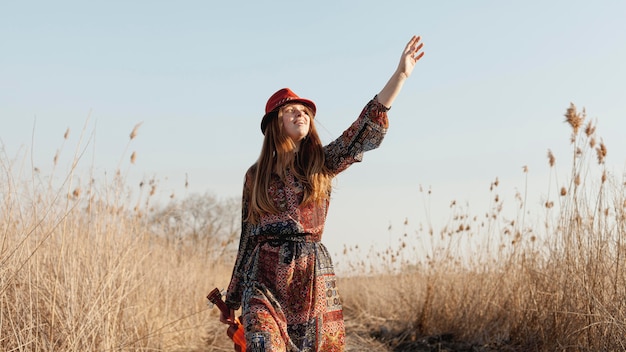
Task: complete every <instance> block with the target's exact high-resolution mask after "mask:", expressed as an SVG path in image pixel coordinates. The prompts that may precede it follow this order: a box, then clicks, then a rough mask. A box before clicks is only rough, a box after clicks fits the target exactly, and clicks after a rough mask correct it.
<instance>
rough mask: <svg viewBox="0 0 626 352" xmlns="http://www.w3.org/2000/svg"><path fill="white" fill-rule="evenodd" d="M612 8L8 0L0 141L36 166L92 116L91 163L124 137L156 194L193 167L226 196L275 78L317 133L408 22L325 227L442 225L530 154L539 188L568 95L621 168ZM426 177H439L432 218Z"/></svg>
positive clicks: (360, 88) (618, 21)
mask: <svg viewBox="0 0 626 352" xmlns="http://www.w3.org/2000/svg"><path fill="white" fill-rule="evenodd" d="M625 18H626V2H624V1H598V2H591V1H523V2H521V1H519V2H509V1H437V2H435V1H314V2H313V1H308V2H294V1H273V2H270V1H248V2H244V1H230V2H229V1H12V2H8V1H5V2H3V3H2V4H1V5H0V44H1V49H0V50H1V54H0V141H1V142H2V146H3V148H4V152H5V153H6V154H7V155H8V156H9V157H13V156H16V155H19V153H20V151H24V150H26V151H28V152H31V151H32V152H33V160H34V162H35V166H37V167H40V168H41V169H42V170H46V169H49V168H50V166H51V164H52V158H53V156H54V154H55V151H56V150H57V149H59V148H60V147H61V145H62V143H63V134H64V132H65V130H66V129H67V128H70V129H71V134H70V138H69V140H68V141H67V142H66V144H65V147H64V148H65V150H64V151H63V155H62V161H61V162H64V163H65V164H67V163H68V162H69V160H70V159H71V157H72V154H73V146H75V145H76V143H78V139H79V136H80V131H81V130H82V129H83V126H84V125H85V123H86V122H87V130H88V131H95V135H96V138H95V141H94V142H93V146H92V147H90V148H89V149H88V155H87V156H86V162H85V163H84V167H85V168H90V167H92V166H93V167H94V168H95V176H96V177H103V176H104V173H105V172H109V173H112V172H113V171H114V169H115V168H116V167H117V165H118V162H119V161H120V158H121V157H122V155H124V156H123V157H124V160H123V165H124V166H123V168H124V169H126V168H127V164H128V160H127V158H128V156H129V154H130V152H131V151H136V152H137V162H136V164H135V165H133V166H132V167H130V169H128V170H129V171H128V178H129V183H131V185H134V184H136V183H137V184H138V182H139V180H141V179H148V178H151V177H156V178H157V179H159V180H160V181H159V191H160V192H161V194H162V195H164V196H165V197H166V196H167V195H169V194H170V193H172V192H174V193H176V195H177V197H184V194H185V189H184V187H183V186H184V182H185V177H186V175H187V177H188V180H189V189H188V190H187V192H199V193H204V192H212V193H215V194H217V195H218V196H223V197H231V196H232V197H239V195H240V192H241V185H242V181H243V173H244V172H245V170H246V169H247V168H248V166H249V165H250V164H251V163H253V162H254V160H255V159H256V157H257V156H258V153H259V150H260V144H261V141H262V135H261V133H260V130H259V122H260V118H261V116H262V114H263V109H264V106H265V102H266V100H267V98H268V97H269V96H270V95H271V94H272V93H273V92H274V91H276V90H277V89H279V88H282V87H291V88H292V89H293V90H294V91H296V93H298V94H299V95H301V96H304V97H307V98H310V99H313V100H314V101H315V102H316V103H317V105H318V116H317V120H316V121H317V122H318V124H319V125H320V127H319V130H320V132H321V137H322V139H323V140H324V141H325V142H330V141H331V140H332V139H333V138H335V137H337V136H338V135H339V134H340V133H341V132H342V131H343V129H344V128H346V127H347V126H348V125H349V124H350V123H351V122H352V121H353V120H354V118H356V116H357V114H358V113H359V112H360V110H361V108H362V107H363V105H364V104H365V103H366V102H367V100H369V99H370V98H372V97H373V96H374V95H375V94H376V93H377V92H378V91H379V90H380V88H381V87H382V86H383V85H384V83H385V82H386V80H387V78H388V77H389V76H390V74H391V73H392V71H393V70H394V69H395V65H396V63H397V61H398V58H399V55H400V53H401V50H402V48H403V47H404V45H405V43H406V42H407V40H408V39H409V38H410V37H411V35H413V34H418V35H421V36H422V38H423V42H424V43H425V51H426V56H425V57H424V58H423V60H422V61H421V62H419V63H418V65H417V67H416V69H415V71H414V73H413V76H412V77H411V78H410V80H409V81H408V82H407V83H406V85H405V88H404V90H403V91H402V93H401V95H400V96H399V97H398V99H397V100H396V104H395V105H394V106H393V108H392V110H391V111H390V113H389V115H390V120H391V126H390V130H389V133H388V135H387V138H386V140H385V141H384V143H383V145H382V147H381V148H380V149H378V150H376V151H373V152H371V153H369V154H367V155H366V157H365V160H364V162H363V163H361V164H359V165H355V166H354V167H352V168H351V169H349V170H348V171H347V172H346V173H345V174H342V175H341V176H340V177H339V180H338V184H337V189H336V191H335V193H334V200H333V203H332V205H331V209H330V216H329V219H328V224H327V231H326V234H325V239H324V241H325V242H326V244H327V245H328V246H329V248H330V249H331V252H333V253H336V252H338V251H339V250H340V248H341V245H342V244H343V243H347V244H355V243H360V244H361V246H362V247H367V246H369V245H370V244H380V243H382V244H384V243H386V241H388V240H389V239H388V237H389V232H388V231H387V227H388V226H389V225H390V224H391V225H393V226H395V228H398V229H399V228H401V227H402V222H403V221H404V219H405V218H408V219H409V222H410V224H411V225H412V226H414V227H417V226H418V225H417V224H418V223H426V222H429V221H431V222H433V223H434V224H440V223H441V224H445V223H446V220H447V218H448V216H449V214H448V212H449V209H448V205H449V203H450V201H451V200H453V199H454V200H457V201H458V202H469V203H470V205H471V207H472V211H473V212H475V213H477V214H483V213H484V212H485V211H486V210H487V209H486V205H485V204H486V203H487V202H488V201H489V200H490V197H491V196H490V195H489V192H488V191H489V185H490V183H491V182H492V181H493V180H494V179H495V178H496V177H498V178H499V180H500V184H501V186H500V188H501V193H502V196H503V197H508V198H507V199H512V198H513V195H514V193H515V190H516V189H521V188H523V187H524V179H523V178H524V175H523V173H522V166H524V165H527V166H528V167H529V170H530V177H531V182H529V195H528V202H529V203H530V204H532V205H538V204H540V203H541V200H542V197H545V192H546V190H547V173H548V165H547V159H546V152H547V150H548V149H552V150H553V151H554V153H555V154H556V157H557V163H559V162H560V163H561V165H562V166H563V167H565V168H566V167H567V166H568V160H570V154H569V148H570V146H569V144H568V138H569V134H570V130H569V128H568V127H567V126H566V125H565V124H564V123H563V113H564V112H565V110H566V108H567V107H568V106H569V103H570V102H573V103H574V104H576V105H577V106H578V107H580V108H582V107H585V108H586V109H587V112H588V114H589V118H594V119H597V120H598V133H599V135H600V136H601V137H602V138H603V140H604V142H605V143H606V145H607V147H608V149H609V155H608V159H609V161H608V162H609V166H610V167H611V168H612V170H613V171H614V172H615V173H616V174H618V175H621V174H622V172H623V170H624V161H625V160H626V159H625V158H626V141H625V140H626V138H624V131H626V64H625V63H626V21H625V20H624V19H625ZM88 117H89V120H87V118H88ZM139 122H143V125H142V126H141V128H140V129H139V135H138V136H137V138H136V139H135V140H133V141H132V143H131V145H130V147H129V151H128V152H126V154H124V150H125V148H126V144H127V142H128V136H129V133H130V131H131V130H132V128H133V126H135V124H137V123H139ZM33 128H34V144H32V145H31V137H32V134H33ZM28 159H30V157H28ZM561 175H563V176H565V175H566V173H565V172H563V173H561ZM76 182H83V183H84V182H86V181H85V180H84V179H83V180H82V181H80V180H78V181H76ZM420 185H422V186H423V187H424V188H425V189H427V188H429V187H430V188H431V189H432V192H433V194H432V198H431V202H432V203H431V208H430V216H429V217H427V216H426V215H425V214H426V211H425V209H424V204H423V201H422V196H421V195H420V193H419V192H418V190H419V187H420ZM511 203H512V201H511ZM511 205H512V204H511ZM398 231H400V230H398Z"/></svg>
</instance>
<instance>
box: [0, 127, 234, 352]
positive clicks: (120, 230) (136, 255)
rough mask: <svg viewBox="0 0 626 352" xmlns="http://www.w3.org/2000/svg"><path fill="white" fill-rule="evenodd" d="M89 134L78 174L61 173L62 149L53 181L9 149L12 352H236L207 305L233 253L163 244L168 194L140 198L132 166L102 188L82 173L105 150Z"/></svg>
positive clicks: (4, 230) (6, 299)
mask: <svg viewBox="0 0 626 352" xmlns="http://www.w3.org/2000/svg"><path fill="white" fill-rule="evenodd" d="M139 126H140V124H138V125H136V126H135V128H134V129H133V131H132V132H131V135H130V139H129V144H128V146H130V143H131V141H132V140H133V139H134V138H135V137H136V136H137V133H138V128H139ZM84 131H86V129H84V130H83V134H82V135H81V136H80V138H79V140H78V142H77V145H76V149H75V151H74V153H73V156H72V157H71V158H70V161H69V162H68V164H67V165H68V166H67V168H66V169H63V168H62V166H61V165H57V164H58V163H59V160H61V159H62V158H60V156H62V155H63V146H62V147H61V149H60V150H58V151H57V152H56V154H55V155H54V158H53V166H52V168H51V171H50V173H49V174H47V175H44V174H42V172H41V171H40V169H38V168H36V167H35V166H34V165H31V164H29V162H30V159H31V158H30V156H29V154H28V153H27V152H24V151H23V150H22V151H21V152H20V153H21V154H20V155H17V156H14V157H11V156H9V155H7V154H6V152H5V148H4V147H3V148H2V155H1V156H0V169H1V173H0V187H1V189H2V193H1V194H2V199H1V200H0V216H1V218H0V350H3V351H53V350H54V351H134V350H153V351H154V350H162V351H189V350H197V351H217V350H225V348H227V347H228V346H229V344H228V341H227V340H226V339H225V333H224V329H223V326H222V325H221V324H219V323H218V319H217V312H216V310H215V309H211V308H210V307H208V306H207V305H206V299H205V296H206V294H207V293H208V292H209V291H210V290H211V289H213V288H214V287H215V286H222V287H223V285H225V282H227V281H226V280H227V279H228V276H227V274H228V270H229V269H228V265H230V263H228V265H224V264H223V263H222V262H221V260H220V258H219V254H220V253H222V252H223V249H222V248H220V249H219V251H218V250H215V251H213V249H211V248H207V247H206V246H195V245H194V244H193V243H191V244H190V243H183V242H182V241H180V240H176V238H178V239H179V238H180V237H177V235H179V234H175V233H170V234H169V235H171V236H163V234H161V235H158V236H157V235H155V230H156V229H157V228H162V224H161V223H159V222H158V221H155V219H154V214H155V213H156V212H158V210H155V209H158V208H157V207H156V206H155V204H151V200H150V199H151V197H153V196H154V194H155V187H156V184H157V183H156V182H154V181H146V182H145V185H144V182H142V184H141V185H140V187H139V189H135V190H130V189H129V188H128V186H127V184H126V183H127V181H126V179H125V177H126V175H127V174H128V172H129V169H128V168H129V167H130V165H128V163H127V162H125V161H123V160H124V159H125V157H122V159H121V161H120V164H119V166H118V169H117V170H116V172H115V176H114V177H113V178H112V179H109V180H106V179H105V180H104V181H102V180H100V181H97V180H96V177H97V175H94V174H93V169H89V168H88V169H87V170H86V171H85V170H84V169H81V168H80V165H81V163H83V164H84V163H85V162H86V161H85V160H82V159H83V158H84V157H85V155H86V151H87V150H88V147H89V146H92V144H93V139H92V138H91V137H92V136H93V134H92V135H91V136H90V135H87V134H85V133H84ZM69 136H70V130H69V129H68V130H67V131H66V132H65V134H64V138H63V142H62V145H65V142H66V140H68V137H69ZM128 146H127V147H126V149H128ZM137 158H138V154H137V153H136V152H133V153H132V155H131V157H130V160H129V163H130V164H134V163H135V161H136V159H137ZM121 167H126V168H127V169H126V170H124V171H123V172H122V170H121ZM79 170H82V171H79ZM59 173H60V174H61V176H60V177H57V176H56V175H57V174H59ZM85 173H86V174H87V175H86V176H85ZM85 179H87V180H90V181H89V182H88V183H82V184H81V181H80V180H85ZM147 185H149V186H150V190H147V191H144V189H145V188H146V187H145V186H147ZM133 191H134V193H133ZM161 215H163V214H161ZM164 216H165V215H164ZM173 239H174V240H173ZM216 253H217V254H218V255H216Z"/></svg>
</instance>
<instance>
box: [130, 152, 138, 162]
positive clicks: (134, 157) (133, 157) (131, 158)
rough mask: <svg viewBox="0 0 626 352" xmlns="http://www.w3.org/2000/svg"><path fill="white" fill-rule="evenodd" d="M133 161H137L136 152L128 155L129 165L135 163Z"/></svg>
mask: <svg viewBox="0 0 626 352" xmlns="http://www.w3.org/2000/svg"><path fill="white" fill-rule="evenodd" d="M135 160H137V152H133V153H132V154H131V155H130V163H131V164H134V163H135Z"/></svg>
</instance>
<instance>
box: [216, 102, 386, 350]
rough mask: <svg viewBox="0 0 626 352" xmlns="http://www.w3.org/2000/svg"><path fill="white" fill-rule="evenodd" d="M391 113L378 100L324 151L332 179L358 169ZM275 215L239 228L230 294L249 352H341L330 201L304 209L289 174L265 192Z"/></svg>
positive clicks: (247, 189) (245, 196) (248, 189)
mask: <svg viewBox="0 0 626 352" xmlns="http://www.w3.org/2000/svg"><path fill="white" fill-rule="evenodd" d="M387 110H388V109H387V108H386V107H385V106H383V105H382V104H380V103H379V102H378V100H377V99H376V97H375V98H374V99H372V100H371V101H370V102H369V103H368V104H367V105H366V106H365V108H364V109H363V111H362V112H361V114H360V115H359V117H358V119H357V120H356V121H355V122H354V123H353V124H352V125H351V126H350V127H349V128H348V129H347V130H346V131H345V132H344V133H343V134H342V135H341V136H340V137H339V138H337V139H336V140H335V141H333V142H331V143H330V144H328V145H327V146H326V147H324V152H325V162H326V166H327V167H328V169H330V171H331V172H334V174H338V173H340V172H341V171H343V170H345V169H346V168H347V167H348V166H350V165H351V164H353V163H355V162H360V161H361V160H362V158H363V153H364V152H366V151H368V150H371V149H374V148H377V147H378V146H379V145H380V143H381V141H382V139H383V137H384V135H385V133H386V131H387V125H388V120H387ZM254 168H255V166H254V165H253V166H252V167H251V168H250V169H249V170H248V172H247V173H246V178H245V184H244V192H243V202H242V211H243V219H245V218H246V215H247V207H248V204H249V199H250V193H251V184H252V182H253V180H254ZM268 192H269V194H270V196H271V198H272V199H273V201H274V203H275V205H276V206H277V208H278V209H279V210H280V212H279V213H278V214H266V215H263V216H261V218H260V220H259V221H258V223H256V224H251V223H248V222H246V221H243V223H242V232H241V238H240V243H239V251H238V254H237V259H236V262H235V267H234V269H233V275H232V278H231V282H230V284H229V287H228V291H227V294H226V304H227V305H228V306H229V307H230V308H232V309H235V310H236V309H239V307H242V317H243V321H242V323H243V325H244V328H245V334H246V342H247V351H249V352H257V351H263V352H264V351H298V352H314V351H324V352H329V351H343V349H344V339H345V330H344V321H343V313H342V306H341V300H340V298H339V294H338V291H337V286H336V283H335V272H334V269H333V264H332V261H331V258H330V255H329V253H328V251H327V249H326V247H325V246H324V245H323V244H322V243H321V242H320V240H321V239H322V233H323V231H324V223H325V220H326V214H327V210H328V205H329V202H328V201H326V202H324V203H322V204H316V203H315V202H311V203H313V204H307V205H303V204H301V203H302V199H303V187H302V185H301V184H300V182H299V181H298V180H297V179H296V178H295V177H294V176H293V175H292V174H291V173H289V171H287V173H286V177H285V178H284V179H279V177H278V176H276V175H275V177H274V178H273V179H272V180H271V182H270V187H269V190H268Z"/></svg>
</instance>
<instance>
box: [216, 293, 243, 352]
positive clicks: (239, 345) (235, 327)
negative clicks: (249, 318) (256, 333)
mask: <svg viewBox="0 0 626 352" xmlns="http://www.w3.org/2000/svg"><path fill="white" fill-rule="evenodd" d="M206 298H208V299H209V302H211V303H213V304H215V305H216V306H217V308H219V310H220V311H221V312H222V314H223V315H224V316H226V317H227V316H229V315H230V309H228V307H227V306H226V303H224V300H222V294H221V293H220V290H219V289H217V288H215V289H213V291H211V293H209V295H208V296H206ZM226 335H228V337H230V339H231V340H233V342H234V343H235V351H236V352H246V337H245V336H244V332H243V325H242V324H241V320H240V319H239V318H235V324H232V325H230V326H229V327H228V329H227V330H226Z"/></svg>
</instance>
